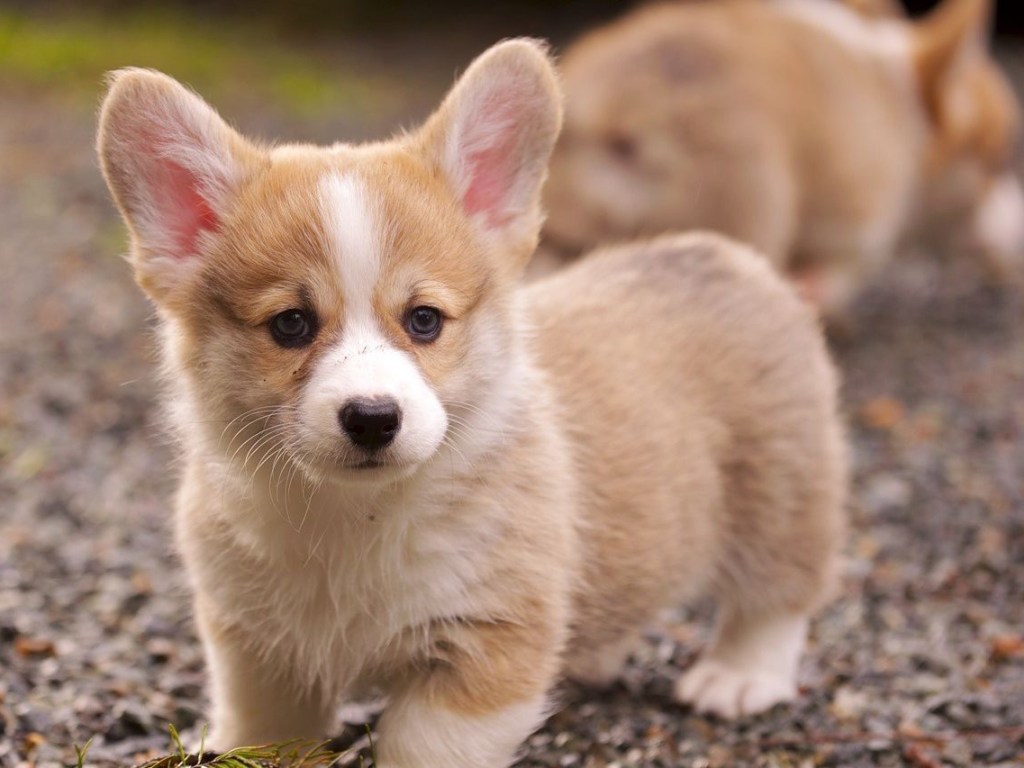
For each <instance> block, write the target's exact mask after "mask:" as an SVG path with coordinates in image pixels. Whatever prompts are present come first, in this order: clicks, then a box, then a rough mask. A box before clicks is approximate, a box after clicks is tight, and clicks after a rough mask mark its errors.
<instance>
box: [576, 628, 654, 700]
mask: <svg viewBox="0 0 1024 768" xmlns="http://www.w3.org/2000/svg"><path fill="white" fill-rule="evenodd" d="M639 642H640V633H638V632H632V631H629V632H626V634H624V635H623V636H622V637H621V638H619V639H618V640H615V641H614V642H611V643H608V644H606V645H602V646H600V647H598V648H597V649H595V650H591V651H582V652H581V651H580V649H574V650H573V654H572V657H571V658H569V659H567V660H566V674H567V675H568V676H569V677H571V678H572V679H573V680H577V681H579V682H581V683H583V684H584V685H590V686H593V687H595V688H604V687H607V686H610V685H611V684H612V683H614V682H615V681H616V680H618V679H619V677H621V675H622V668H623V667H625V666H626V661H627V660H628V659H629V655H630V654H631V653H632V652H633V651H634V650H636V647H637V645H638V644H639Z"/></svg>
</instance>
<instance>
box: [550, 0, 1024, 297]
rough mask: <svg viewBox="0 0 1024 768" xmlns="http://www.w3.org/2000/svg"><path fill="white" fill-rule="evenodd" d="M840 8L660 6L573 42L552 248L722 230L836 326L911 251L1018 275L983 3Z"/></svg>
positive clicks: (567, 63)
mask: <svg viewBox="0 0 1024 768" xmlns="http://www.w3.org/2000/svg"><path fill="white" fill-rule="evenodd" d="M849 3H850V4H851V5H855V6H856V9H855V8H848V7H845V6H844V4H842V3H840V2H835V1H833V0H715V2H691V1H690V0H683V1H681V2H670V3H664V4H658V5H653V6H650V7H648V8H644V9H641V10H639V11H637V12H635V13H632V14H630V15H629V16H627V17H626V18H624V19H622V20H621V21H618V22H615V23H613V24H611V25H609V26H607V27H605V28H603V29H599V30H597V31H595V32H593V33H591V34H588V35H587V36H585V37H584V38H583V39H582V40H580V41H579V42H578V43H576V44H575V45H574V46H572V47H571V48H570V49H569V51H568V52H567V53H566V55H565V57H564V59H563V62H562V71H563V75H564V84H565V88H566V93H567V112H566V126H565V131H564V132H563V134H562V136H561V139H560V141H559V145H558V147H557V148H556V151H555V156H554V160H553V163H552V171H551V178H550V180H549V182H548V186H547V191H546V203H547V206H548V209H549V218H548V221H547V225H546V228H545V237H546V249H548V250H551V249H554V250H556V251H557V250H562V251H564V252H566V253H567V254H569V255H572V254H575V253H579V252H580V251H581V250H585V249H587V248H590V247H592V246H593V245H595V244H598V243H602V242H608V241H618V240H623V239H628V238H631V237H636V236H638V235H652V234H657V233H660V232H663V231H670V230H677V229H681V228H684V229H685V228H693V227H701V228H704V227H706V228H710V229H715V230H718V231H721V232H724V233H727V234H730V235H732V236H734V237H737V238H739V239H740V240H743V241H745V242H749V243H751V244H753V245H754V246H755V247H756V248H758V249H759V250H761V251H763V252H765V253H767V254H768V255H769V256H770V258H771V259H772V260H773V261H774V262H775V264H776V265H778V267H779V268H781V269H782V270H784V271H786V272H788V273H789V274H791V275H792V276H794V277H796V278H798V280H799V282H800V284H801V286H802V288H803V289H804V290H805V291H806V293H807V294H808V296H809V297H810V298H812V299H813V300H815V302H816V303H818V304H819V305H821V306H822V307H823V309H824V311H825V313H826V315H828V316H832V317H837V316H841V315H843V314H844V312H845V310H846V308H847V306H848V304H849V302H850V300H851V299H852V298H853V297H854V296H855V295H856V293H857V291H858V290H859V289H860V287H861V286H862V284H863V283H864V282H865V281H866V280H867V278H868V277H870V276H871V275H872V274H873V273H874V272H875V271H876V270H877V269H878V268H879V267H880V266H881V265H883V264H884V263H886V262H887V260H888V259H889V258H890V257H891V256H892V255H893V253H894V252H895V251H896V250H898V249H899V248H900V247H902V246H903V245H905V244H907V243H908V242H921V241H924V242H931V243H932V244H935V243H939V244H941V245H943V246H945V247H947V248H950V249H953V250H960V249H968V250H970V249H972V248H973V249H977V250H980V252H981V253H982V255H983V256H984V257H985V258H986V260H987V264H988V265H989V266H990V267H991V269H992V271H993V272H995V273H996V274H997V275H999V276H1002V277H1009V276H1019V273H1020V271H1021V269H1020V267H1021V261H1022V257H1024V193H1022V190H1021V185H1020V182H1019V181H1018V180H1017V178H1016V176H1015V175H1014V173H1013V170H1012V161H1013V159H1014V150H1015V148H1016V147H1017V143H1018V129H1019V107H1018V104H1017V100H1016V98H1015V96H1014V94H1013V92H1012V91H1011V89H1010V86H1009V84H1008V82H1007V80H1006V78H1005V77H1004V76H1003V74H1002V73H1001V72H1000V70H999V68H998V66H997V65H996V63H995V61H994V59H993V58H992V56H991V54H990V53H989V50H988V43H987V36H988V24H989V17H990V15H991V0H944V2H943V3H942V5H941V6H940V7H939V8H938V9H936V10H935V11H934V12H933V13H932V14H931V15H930V16H928V17H926V18H924V19H922V20H920V21H916V22H911V21H910V20H909V19H907V18H906V17H905V16H902V15H901V14H900V13H899V11H898V4H897V3H896V2H888V1H887V0H849ZM925 235H927V237H925Z"/></svg>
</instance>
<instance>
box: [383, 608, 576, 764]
mask: <svg viewBox="0 0 1024 768" xmlns="http://www.w3.org/2000/svg"><path fill="white" fill-rule="evenodd" d="M451 630H452V631H451V634H449V635H448V636H447V637H445V638H444V639H442V640H440V641H438V642H437V645H438V646H439V656H440V658H438V659H435V660H432V662H431V664H430V665H429V666H430V667H431V671H429V672H427V676H426V677H425V678H420V679H417V680H413V681H411V683H410V684H409V685H408V687H407V688H405V690H403V691H401V692H400V693H398V695H397V696H393V698H392V700H391V702H390V703H389V705H388V707H387V708H386V709H385V711H384V715H383V716H382V717H381V720H380V727H379V732H380V742H379V745H378V749H377V753H378V757H379V765H380V766H381V768H426V767H427V766H431V767H432V766H439V767H440V766H444V768H483V767H484V766H486V768H503V766H507V765H509V764H511V763H512V761H513V759H514V758H515V754H516V751H517V749H518V748H519V746H520V745H521V744H522V743H523V741H525V739H526V738H527V737H528V736H529V735H530V733H532V732H533V731H534V730H535V729H536V728H537V727H538V726H539V725H540V724H541V723H542V722H543V721H544V718H545V716H546V714H547V709H546V706H547V693H548V690H549V688H550V687H551V686H552V685H553V684H554V681H555V677H556V675H557V670H558V659H559V652H560V647H561V640H560V638H559V637H558V636H557V634H560V633H557V634H556V635H552V633H550V632H546V631H544V630H543V628H537V627H535V626H524V625H522V624H511V623H509V624H506V623H501V622H497V623H491V622H486V623H481V624H478V625H468V626H467V625H462V626H459V627H452V628H451Z"/></svg>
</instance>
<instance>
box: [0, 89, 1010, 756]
mask: <svg viewBox="0 0 1024 768" xmlns="http://www.w3.org/2000/svg"><path fill="white" fill-rule="evenodd" d="M0 97H2V98H3V103H4V107H3V109H2V110H0V233H2V234H0V286H2V288H0V298H2V301H0V361H2V366H0V459H2V464H0V768H13V767H14V766H23V765H32V764H35V765H39V766H50V765H60V764H67V763H69V762H73V759H74V751H73V749H72V745H74V744H79V745H80V744H84V743H85V742H86V740H87V739H89V738H93V739H94V741H93V745H92V749H91V751H90V753H89V760H88V762H89V763H90V764H94V765H97V766H106V765H110V766H114V765H122V766H123V765H129V764H132V763H136V762H139V761H141V760H144V759H146V758H148V757H152V756H154V755H156V754H159V753H161V752H163V751H166V750H167V748H168V743H169V741H168V737H167V724H168V723H174V724H175V725H176V726H177V727H178V728H180V729H185V730H188V729H191V731H192V732H193V733H194V732H195V731H196V730H197V729H198V724H199V723H200V722H201V718H202V713H203V711H204V707H205V698H204V693H203V682H204V673H203V666H202V660H201V654H200V650H199V646H198V644H197V641H196V639H195V634H194V630H193V628H192V625H191V623H190V618H189V609H188V600H187V595H186V593H185V591H184V588H183V585H182V579H181V574H180V569H179V566H178V563H177V562H176V560H175V557H174V555H173V553H172V552H171V551H170V546H169V539H168V536H167V534H166V525H167V519H168V506H169V505H168V497H169V495H170V492H171V490H172V486H173V475H174V462H173V452H172V450H171V449H170V447H169V446H168V445H167V444H166V442H165V441H164V439H163V438H162V437H161V434H162V432H161V424H160V423H159V421H158V415H157V413H158V412H157V410H156V409H155V407H154V390H155V388H156V387H155V382H154V375H153V370H154V365H153V359H152V358H153V354H152V350H153V345H152V338H151V333H150V332H149V328H150V327H151V318H150V315H149V311H148V309H147V307H146V305H145V303H144V302H143V300H142V299H141V297H140V295H139V293H138V292H137V291H136V290H135V288H134V286H133V285H132V283H131V280H130V276H129V274H128V269H127V268H126V266H125V265H124V264H123V262H122V261H121V260H120V259H119V258H118V257H117V253H118V252H119V250H120V249H121V248H122V247H123V234H122V230H121V229H120V226H119V224H118V223H117V221H116V218H115V216H114V212H113V210H112V208H111V206H110V204H109V203H108V201H107V196H106V192H105V190H104V188H103V186H102V182H101V180H100V177H99V174H98V172H97V170H96V168H95V163H94V160H93V156H92V151H91V142H92V114H91V111H90V110H89V109H88V108H82V107H81V106H74V105H72V104H69V103H66V102H63V101H57V100H53V99H51V98H49V97H47V96H44V95H39V94H27V93H25V92H23V91H22V92H19V91H17V90H14V89H11V90H10V92H7V91H0ZM241 122H242V124H243V125H244V126H245V127H247V128H255V127H258V126H261V125H263V126H273V130H275V131H276V130H281V131H287V129H289V128H291V129H294V130H295V131H301V130H303V128H302V126H297V125H295V124H294V123H291V124H290V123H289V122H288V121H287V119H282V118H281V117H280V116H277V117H273V118H272V117H267V116H258V117H255V118H253V119H252V120H249V121H246V120H242V121H241ZM268 132H269V131H268ZM856 321H857V322H856V328H855V330H854V331H853V332H852V334H851V335H850V337H849V338H846V339H844V340H843V342H842V343H837V344H836V346H835V349H836V354H837V356H838V359H839V362H840V364H841V367H842V369H843V371H844V373H845V379H846V386H845V399H844V402H845V408H846V412H847V415H848V420H849V423H850V433H851V438H852V442H853V455H854V464H855V477H854V494H853V504H852V510H851V515H852V535H851V537H850V543H849V568H848V576H847V578H846V581H845V586H844V590H843V593H842V595H841V597H840V598H839V599H838V600H837V601H836V602H835V603H834V604H833V605H832V606H831V607H830V608H829V609H828V610H827V611H826V612H825V613H824V614H823V615H822V617H821V618H820V620H818V621H817V622H816V625H815V627H814V633H813V638H812V642H811V646H810V650H809V653H808V657H807V660H806V663H805V666H804V676H803V679H804V682H805V683H806V689H805V692H804V695H803V697H802V698H801V700H800V702H799V703H798V704H796V705H795V706H792V707H786V708H779V709H777V710H775V711H772V712H770V713H768V714H766V715H763V716H761V717H758V718H755V719H751V720H748V721H745V722H742V723H739V724H733V723H722V722H717V721H715V720H710V719H707V718H703V717H697V716H695V715H693V714H692V713H690V712H688V711H686V710H684V709H682V708H680V707H678V706H676V705H674V704H673V703H672V702H671V699H670V696H669V692H670V689H671V681H672V679H673V678H674V677H675V676H676V675H677V674H678V672H679V670H680V668H682V667H684V666H685V665H686V664H688V663H689V662H691V661H692V660H693V658H694V656H695V655H696V653H697V652H698V650H699V649H700V647H701V646H702V644H703V643H704V642H705V641H706V639H707V617H708V609H707V607H706V606H704V607H698V608H697V609H696V610H695V611H693V612H692V613H683V614H680V615H679V617H678V618H677V619H676V620H675V621H674V622H673V623H672V624H671V625H670V626H669V627H668V628H667V629H666V630H665V631H664V632H663V633H661V634H655V635H651V636H650V637H649V638H648V642H647V643H646V645H645V646H644V647H643V648H642V649H641V652H640V653H639V654H638V655H637V658H636V659H635V661H634V662H633V663H632V665H631V666H630V668H629V671H628V674H627V675H626V678H625V680H624V681H623V683H622V684H621V685H619V686H617V687H616V688H614V689H612V690H610V691H607V692H602V693H595V692H591V691H585V690H580V689H576V688H566V689H565V690H564V691H563V694H562V699H563V701H564V702H565V707H564V709H562V710H561V712H559V713H558V714H556V715H555V716H553V717H552V718H551V720H550V722H549V723H548V724H547V726H546V727H545V728H544V729H543V730H542V731H540V732H539V733H538V734H536V735H535V736H534V737H533V738H532V739H531V740H530V742H529V745H528V750H527V754H526V756H525V758H524V760H523V761H522V763H521V765H522V766H531V767H534V766H586V767H587V768H599V767H600V766H684V765H686V766H817V765H836V766H899V765H910V766H918V767H919V768H930V767H931V766H939V765H953V766H976V765H1004V766H1010V765H1024V638H1022V633H1024V566H1022V563H1024V480H1022V478H1024V473H1022V469H1024V298H1022V297H1021V296H1019V295H1016V294H1014V293H1012V292H1010V291H1005V290H1004V291H999V290H994V289H992V288H989V287H986V286H984V285H983V284H982V283H981V282H980V280H979V279H978V277H977V275H976V273H975V272H974V270H973V269H972V267H971V265H969V264H958V265H946V266H942V267H939V266H938V265H935V264H931V263H929V262H927V261H912V260H911V261H906V262H904V263H900V264H897V265H894V266H893V268H892V269H890V270H889V271H888V272H887V273H886V274H885V275H884V276H883V278H882V279H881V280H880V281H879V283H878V285H877V286H876V287H875V288H874V289H872V291H870V292H869V294H868V295H867V296H866V297H865V300H864V302H863V304H862V306H861V308H860V310H859V312H858V314H857V317H856Z"/></svg>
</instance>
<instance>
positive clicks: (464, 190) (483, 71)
mask: <svg viewBox="0 0 1024 768" xmlns="http://www.w3.org/2000/svg"><path fill="white" fill-rule="evenodd" d="M561 125H562V95H561V91H560V89H559V86H558V80H557V78H556V76H555V71H554V66H553V65H552V62H551V60H550V58H549V57H548V54H547V50H546V48H545V47H544V46H543V45H542V44H541V43H538V42H536V41H532V40H509V41H507V42H504V43H499V44H498V45H495V46H494V47H492V48H491V49H490V50H488V51H487V52H485V53H484V54H483V55H482V56H480V57H479V58H478V59H477V60H476V61H474V62H473V64H472V65H471V66H470V68H469V69H468V70H467V71H466V73H465V74H464V75H463V76H462V78H461V79H460V80H459V81H458V82H457V83H456V84H455V87H454V88H453V89H452V90H451V92H450V93H449V94H448V97H447V98H446V99H445V100H444V103H443V104H442V105H441V107H440V109H438V111H437V112H436V113H434V115H433V116H432V117H431V118H430V120H428V121H427V124H426V126H424V129H423V132H422V133H421V140H422V141H423V142H424V145H423V146H424V148H425V151H426V153H427V155H428V158H429V160H430V162H431V163H432V164H434V166H435V167H436V168H437V169H438V170H439V171H440V173H441V174H442V176H443V178H444V179H445V180H446V182H447V184H448V186H449V187H450V189H451V191H452V192H453V193H454V195H455V196H456V198H457V199H458V201H459V203H460V204H461V206H462V208H463V210H464V211H465V213H466V215H467V216H469V217H470V219H471V220H472V221H473V224H474V226H475V227H476V228H477V229H478V231H479V233H480V234H481V235H482V237H483V238H484V240H485V241H486V242H487V243H488V244H490V245H493V246H495V247H497V248H500V249H502V250H503V251H505V253H506V254H508V255H510V256H512V257H513V258H514V259H516V261H517V263H518V265H520V266H521V265H522V264H525V262H526V260H527V258H528V257H529V256H530V254H532V252H533V250H534V249H535V248H536V245H537V238H538V234H539V232H540V226H541V223H542V220H543V215H542V212H541V202H540V192H541V187H542V186H543V184H544V179H545V178H546V176H547V166H548V161H549V159H550V157H551V151H552V149H553V147H554V144H555V139H556V138H557V137H558V132H559V130H560V129H561Z"/></svg>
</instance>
